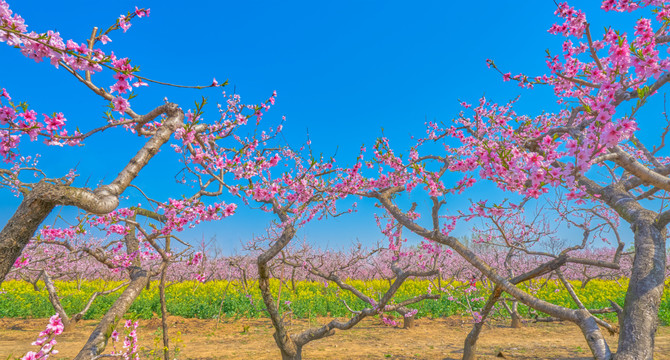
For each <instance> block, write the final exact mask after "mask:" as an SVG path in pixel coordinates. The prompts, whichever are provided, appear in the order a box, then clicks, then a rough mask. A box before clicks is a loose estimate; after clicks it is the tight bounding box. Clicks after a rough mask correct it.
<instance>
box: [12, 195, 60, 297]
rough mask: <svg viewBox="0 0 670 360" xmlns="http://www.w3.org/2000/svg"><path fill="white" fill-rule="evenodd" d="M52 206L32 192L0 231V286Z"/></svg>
mask: <svg viewBox="0 0 670 360" xmlns="http://www.w3.org/2000/svg"><path fill="white" fill-rule="evenodd" d="M38 186H39V184H38ZM54 206H55V204H53V203H51V202H48V201H43V200H41V199H40V198H39V197H37V196H35V195H34V194H33V193H32V192H31V193H28V195H26V196H25V198H24V199H23V201H21V205H19V208H18V209H16V212H15V213H14V215H13V216H12V217H11V219H9V221H8V222H7V225H5V227H4V228H3V229H2V231H0V284H1V283H2V282H3V281H4V280H5V276H7V273H9V270H11V269H12V266H14V262H15V261H16V259H17V258H18V257H19V256H21V252H23V248H25V247H26V244H28V241H30V238H31V237H32V236H33V234H35V231H37V228H38V227H39V226H40V224H41V223H42V221H44V219H46V217H47V216H49V214H50V213H51V210H53V208H54Z"/></svg>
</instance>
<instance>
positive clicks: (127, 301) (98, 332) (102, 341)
mask: <svg viewBox="0 0 670 360" xmlns="http://www.w3.org/2000/svg"><path fill="white" fill-rule="evenodd" d="M130 279H131V281H130V284H129V285H128V287H126V289H125V290H123V293H121V296H119V298H118V299H117V300H116V301H115V302H114V304H113V305H112V307H111V308H110V309H109V310H108V311H107V313H105V316H103V317H102V319H101V320H100V323H98V326H96V327H95V330H93V332H92V333H91V336H90V337H89V338H88V341H86V344H85V345H84V347H83V348H82V349H81V351H80V352H79V354H77V357H75V360H91V359H93V358H94V357H95V356H97V355H99V354H101V353H102V352H103V351H104V350H105V347H106V346H107V341H108V340H109V337H110V336H111V335H112V331H114V328H116V325H117V324H118V322H119V320H121V318H123V315H124V314H125V313H126V312H127V311H128V309H129V308H130V305H132V303H133V302H134V301H135V299H136V298H137V297H138V296H139V295H140V293H141V292H142V289H144V287H145V286H147V284H148V283H149V274H148V273H147V272H146V271H145V270H143V269H140V268H134V269H133V270H132V272H131V275H130Z"/></svg>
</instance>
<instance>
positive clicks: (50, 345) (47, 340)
mask: <svg viewBox="0 0 670 360" xmlns="http://www.w3.org/2000/svg"><path fill="white" fill-rule="evenodd" d="M64 328H65V327H64V325H63V322H62V321H61V319H60V316H58V314H56V315H54V316H52V317H51V318H50V319H49V323H48V324H47V326H46V328H45V329H44V330H42V332H40V334H39V335H38V337H37V340H35V341H34V342H33V343H32V345H35V346H40V349H39V350H38V351H37V352H35V351H29V352H27V353H26V354H25V355H24V356H23V357H22V358H21V360H42V359H47V358H49V355H52V354H58V350H55V349H54V346H55V345H56V339H55V337H56V335H60V334H61V333H62V332H63V329H64Z"/></svg>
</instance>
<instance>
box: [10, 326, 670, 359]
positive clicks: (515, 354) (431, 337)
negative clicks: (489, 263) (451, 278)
mask: <svg viewBox="0 0 670 360" xmlns="http://www.w3.org/2000/svg"><path fill="white" fill-rule="evenodd" d="M323 320H324V319H316V320H315V321H314V322H313V324H314V325H316V324H317V322H319V323H320V322H321V321H323ZM169 323H170V325H171V329H170V336H171V339H172V342H173V344H175V342H179V343H180V346H181V347H182V351H181V352H180V354H178V357H177V358H179V359H254V360H255V359H278V358H280V356H279V351H278V349H277V347H276V345H275V344H274V340H273V338H272V333H273V329H272V326H271V325H270V322H269V320H268V319H240V320H235V321H234V320H230V319H228V320H224V321H222V322H221V323H219V324H218V325H217V322H216V320H200V319H184V318H179V317H170V319H169ZM45 324H46V319H28V320H21V319H0V359H7V357H8V356H10V355H11V356H12V357H18V356H21V355H22V354H23V353H25V352H26V351H29V350H35V348H36V347H35V346H31V345H30V343H31V342H32V341H34V340H35V337H36V336H37V334H38V333H39V332H40V331H41V330H42V329H43V328H44V325H45ZM308 324H309V323H308V321H297V320H294V322H293V328H294V329H295V330H298V329H300V328H304V327H306V326H307V325H308ZM416 324H417V326H416V327H415V328H413V329H411V330H405V329H399V328H391V327H387V326H385V325H383V324H381V322H380V321H379V320H378V319H369V320H366V321H364V322H363V323H362V324H359V326H357V327H355V328H354V329H352V330H349V331H340V332H337V334H335V335H334V336H332V337H329V338H326V339H322V340H318V341H315V342H312V343H310V344H308V345H307V346H306V347H305V348H304V351H303V357H304V358H305V359H460V358H461V356H462V351H463V340H464V339H465V336H466V335H467V333H468V332H469V331H470V327H471V325H470V324H468V323H467V322H466V321H464V320H462V319H460V318H447V319H425V318H424V319H420V320H417V321H416ZM94 327H95V321H84V322H83V323H80V324H78V325H77V326H76V328H73V329H71V330H69V331H68V332H66V333H64V334H62V335H60V336H59V337H58V338H57V340H58V345H57V347H56V348H57V349H58V350H60V353H59V354H58V355H55V356H52V357H51V358H52V359H70V358H73V357H74V355H75V354H76V353H77V351H78V350H79V349H80V348H81V345H82V344H83V343H84V341H85V340H86V338H87V337H88V335H89V334H90V332H91V330H92V329H93V328H94ZM159 327H160V321H159V320H157V319H152V320H144V321H140V327H139V329H138V333H139V341H140V345H141V346H142V348H143V350H142V356H141V358H142V359H156V358H158V357H157V356H152V355H151V354H150V351H151V350H152V349H159V348H160V345H157V344H156V343H155V342H154V341H155V339H156V340H157V339H158V336H159V334H160V333H159V332H158V331H157V329H158V328H159ZM178 333H179V334H178ZM606 338H607V341H608V342H609V343H610V346H611V347H613V348H615V347H616V344H615V342H616V336H609V335H606ZM109 348H111V346H108V349H109ZM479 354H480V359H501V358H502V357H500V356H496V355H502V356H504V358H506V359H588V358H590V357H589V355H590V352H589V349H588V346H587V344H586V342H585V341H584V338H583V337H582V335H581V333H580V332H579V329H578V328H577V327H576V326H574V325H572V324H569V323H551V324H528V325H527V326H526V327H523V328H520V329H512V328H509V327H508V326H506V324H496V325H493V326H490V327H485V329H484V331H483V332H482V335H481V338H480V342H479ZM654 359H661V360H663V359H670V327H661V328H659V331H658V334H657V337H656V353H655V356H654Z"/></svg>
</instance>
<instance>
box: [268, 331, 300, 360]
mask: <svg viewBox="0 0 670 360" xmlns="http://www.w3.org/2000/svg"><path fill="white" fill-rule="evenodd" d="M273 336H274V338H275V342H276V343H277V345H278V346H279V350H280V351H281V358H282V360H302V346H298V345H297V344H296V343H295V342H294V341H293V340H291V339H290V337H288V340H290V341H289V342H287V341H280V340H279V339H277V333H276V332H275V333H274V335H273ZM280 344H283V345H280Z"/></svg>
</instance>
